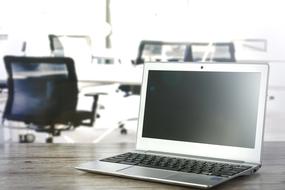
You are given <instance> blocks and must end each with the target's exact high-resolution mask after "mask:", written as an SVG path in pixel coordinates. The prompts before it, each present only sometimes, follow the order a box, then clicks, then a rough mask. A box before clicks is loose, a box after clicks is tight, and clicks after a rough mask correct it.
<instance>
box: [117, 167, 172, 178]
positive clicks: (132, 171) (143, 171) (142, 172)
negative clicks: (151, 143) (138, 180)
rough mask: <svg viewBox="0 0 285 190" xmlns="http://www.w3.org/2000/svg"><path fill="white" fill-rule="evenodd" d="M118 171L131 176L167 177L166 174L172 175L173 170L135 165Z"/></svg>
mask: <svg viewBox="0 0 285 190" xmlns="http://www.w3.org/2000/svg"><path fill="white" fill-rule="evenodd" d="M118 172H120V173H122V174H126V175H132V176H142V177H143V176H145V177H150V178H160V179H161V178H165V179H166V178H167V177H168V176H171V175H173V172H170V171H161V170H157V169H152V168H143V167H137V166H133V167H130V168H125V169H122V170H119V171H118Z"/></svg>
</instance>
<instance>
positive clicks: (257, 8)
mask: <svg viewBox="0 0 285 190" xmlns="http://www.w3.org/2000/svg"><path fill="white" fill-rule="evenodd" d="M283 5H284V2H283V1H282V0H274V1H270V0H250V1H248V0H230V1H229V0H179V1H177V0H156V1H152V0H141V1H138V0H137V1H133V0H120V1H116V0H114V1H112V6H111V7H112V11H113V12H112V21H113V40H114V44H115V45H114V46H115V48H116V47H118V49H119V51H122V54H124V53H125V54H128V53H129V52H133V54H135V55H136V50H137V44H138V42H139V41H140V40H142V39H155V40H166V41H231V40H236V39H248V38H251V39H267V40H268V55H267V56H266V57H265V58H266V59H270V60H285V54H284V53H283V49H284V47H285V37H284V36H285V35H284V34H285V22H284V18H285V12H284V11H283V8H284V6H283ZM119 47H120V48H119ZM122 47H123V48H122ZM262 58H264V56H262Z"/></svg>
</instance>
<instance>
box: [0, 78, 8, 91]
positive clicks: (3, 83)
mask: <svg viewBox="0 0 285 190" xmlns="http://www.w3.org/2000/svg"><path fill="white" fill-rule="evenodd" d="M5 89H7V83H6V81H4V80H0V93H2V91H3V90H5Z"/></svg>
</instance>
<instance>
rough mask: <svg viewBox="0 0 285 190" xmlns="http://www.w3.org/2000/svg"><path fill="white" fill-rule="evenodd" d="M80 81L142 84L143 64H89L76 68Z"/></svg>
mask: <svg viewBox="0 0 285 190" xmlns="http://www.w3.org/2000/svg"><path fill="white" fill-rule="evenodd" d="M76 70H77V71H76V72H77V78H78V81H79V82H86V83H93V82H103V83H120V84H134V85H140V84H141V83H142V74H143V66H142V65H139V66H132V65H127V66H125V65H120V64H118V65H103V64H102V65H99V64H94V65H89V66H86V67H80V68H77V69H76Z"/></svg>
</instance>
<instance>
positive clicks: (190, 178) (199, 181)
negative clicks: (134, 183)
mask: <svg viewBox="0 0 285 190" xmlns="http://www.w3.org/2000/svg"><path fill="white" fill-rule="evenodd" d="M117 172H119V173H122V174H124V175H127V176H133V177H138V178H145V179H154V180H155V179H159V181H165V182H169V183H180V184H183V183H185V184H186V183H188V184H189V183H193V185H197V186H200V187H206V186H213V185H216V184H218V183H220V182H222V181H223V178H222V177H213V176H205V175H197V174H187V173H177V172H173V171H165V170H159V169H152V168H143V167H139V166H133V167H130V168H125V169H122V170H118V171H117Z"/></svg>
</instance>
